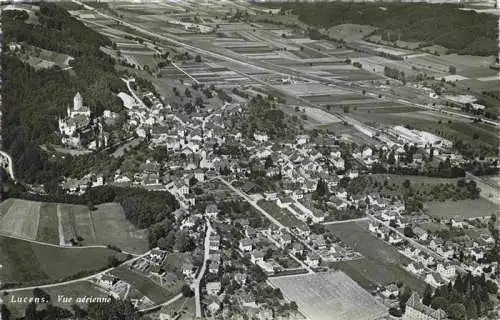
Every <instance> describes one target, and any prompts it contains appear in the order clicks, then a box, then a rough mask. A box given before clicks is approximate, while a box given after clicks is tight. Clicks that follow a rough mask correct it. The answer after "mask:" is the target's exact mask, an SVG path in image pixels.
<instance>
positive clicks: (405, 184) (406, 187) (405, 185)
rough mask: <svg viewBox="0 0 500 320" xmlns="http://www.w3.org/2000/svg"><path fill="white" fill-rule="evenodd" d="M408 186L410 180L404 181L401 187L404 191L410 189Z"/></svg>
mask: <svg viewBox="0 0 500 320" xmlns="http://www.w3.org/2000/svg"><path fill="white" fill-rule="evenodd" d="M410 186H411V182H410V180H408V179H406V180H405V181H404V182H403V187H404V188H405V189H409V188H410Z"/></svg>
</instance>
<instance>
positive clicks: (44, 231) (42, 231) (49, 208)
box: [36, 203, 59, 244]
mask: <svg viewBox="0 0 500 320" xmlns="http://www.w3.org/2000/svg"><path fill="white" fill-rule="evenodd" d="M36 240H37V241H40V242H47V243H52V244H59V219H58V218H57V204H55V203H42V204H41V206H40V222H39V224H38V232H37V235H36Z"/></svg>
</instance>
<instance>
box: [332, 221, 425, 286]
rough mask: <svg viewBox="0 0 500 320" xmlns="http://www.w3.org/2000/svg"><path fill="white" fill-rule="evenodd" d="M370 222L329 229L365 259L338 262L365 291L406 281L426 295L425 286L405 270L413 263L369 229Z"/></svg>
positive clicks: (351, 223)
mask: <svg viewBox="0 0 500 320" xmlns="http://www.w3.org/2000/svg"><path fill="white" fill-rule="evenodd" d="M366 225H367V222H365V221H363V222H347V223H341V224H334V225H329V226H327V228H328V229H329V230H330V231H332V233H333V234H334V235H336V236H337V237H339V238H340V239H341V240H342V241H343V242H345V243H346V244H348V245H349V246H351V247H353V248H354V249H355V250H357V251H359V252H360V253H361V254H362V255H363V256H364V258H363V259H359V260H354V261H343V262H336V263H334V267H335V268H338V269H339V270H342V271H344V272H345V273H346V274H347V275H348V276H349V277H351V278H352V279H354V280H355V281H356V282H358V284H359V285H361V286H362V287H364V288H365V289H373V288H374V286H376V285H386V284H389V283H393V282H398V281H402V282H403V283H404V284H405V285H408V286H410V287H411V288H412V289H414V290H417V291H420V292H423V289H424V283H423V282H422V281H421V280H419V279H417V278H415V277H414V276H413V275H411V274H410V273H408V272H407V271H406V270H404V269H403V267H404V266H405V265H407V264H408V263H410V262H411V260H409V259H408V258H406V257H405V256H403V255H401V254H400V253H399V252H397V251H396V250H395V249H393V248H392V247H390V246H389V245H387V244H386V243H384V242H383V241H382V240H380V239H378V238H376V237H375V236H373V235H372V234H370V232H369V231H368V229H367V228H366Z"/></svg>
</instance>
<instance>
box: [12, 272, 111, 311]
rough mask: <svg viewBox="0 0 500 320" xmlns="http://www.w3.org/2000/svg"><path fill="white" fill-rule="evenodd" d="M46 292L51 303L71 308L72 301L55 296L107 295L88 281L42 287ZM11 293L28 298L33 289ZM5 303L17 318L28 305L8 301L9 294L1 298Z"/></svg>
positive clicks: (81, 305) (100, 296)
mask: <svg viewBox="0 0 500 320" xmlns="http://www.w3.org/2000/svg"><path fill="white" fill-rule="evenodd" d="M43 291H45V292H46V293H48V294H49V295H50V298H51V299H50V302H51V304H52V305H54V306H57V307H61V308H66V309H69V308H71V305H72V303H63V302H58V301H57V296H61V295H62V296H65V297H71V298H73V301H75V300H76V298H81V297H85V296H87V297H96V298H98V297H99V298H104V297H107V296H108V295H107V294H106V293H104V292H102V291H101V289H100V288H98V287H96V286H95V285H94V284H92V283H91V282H89V281H82V282H77V283H72V284H71V285H63V286H58V287H53V288H45V289H43ZM12 295H15V296H16V297H19V298H24V297H26V298H30V297H33V290H25V291H16V293H15V294H14V293H12ZM3 301H4V303H5V305H6V306H7V308H9V311H10V312H11V313H12V314H11V317H14V318H18V317H22V316H24V311H25V309H26V307H27V306H28V304H27V303H12V302H10V298H9V296H7V297H6V298H4V299H3ZM77 305H80V307H86V306H85V305H84V304H80V303H78V304H77Z"/></svg>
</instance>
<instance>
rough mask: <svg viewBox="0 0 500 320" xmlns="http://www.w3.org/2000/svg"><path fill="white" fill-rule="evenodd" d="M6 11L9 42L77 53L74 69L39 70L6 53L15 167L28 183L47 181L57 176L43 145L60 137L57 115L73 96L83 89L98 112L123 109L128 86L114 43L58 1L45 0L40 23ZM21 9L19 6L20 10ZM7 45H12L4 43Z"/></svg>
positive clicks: (8, 126) (5, 90) (6, 117)
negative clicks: (106, 49) (110, 49)
mask: <svg viewBox="0 0 500 320" xmlns="http://www.w3.org/2000/svg"><path fill="white" fill-rule="evenodd" d="M8 12H10V11H5V10H4V11H3V12H2V22H3V30H4V37H5V41H4V43H9V42H11V41H13V42H18V43H22V44H26V45H33V46H36V47H40V48H42V49H46V50H52V51H56V52H60V53H64V54H68V55H71V56H72V57H73V58H74V60H71V61H70V65H71V66H72V71H74V73H75V74H76V76H73V75H71V73H69V72H65V71H62V70H61V69H60V68H59V67H57V66H56V67H52V68H49V69H40V70H35V69H34V68H33V67H31V66H30V65H29V64H27V63H23V62H22V60H21V59H20V58H19V57H18V56H17V54H16V53H12V54H4V57H3V59H2V73H3V87H2V98H3V106H4V108H3V117H2V126H3V132H2V137H3V139H4V140H3V142H4V149H5V150H6V151H7V152H9V153H10V154H11V156H12V157H13V160H14V164H15V171H16V174H17V177H18V178H20V180H22V181H24V182H27V183H35V182H37V183H46V182H47V180H48V179H49V177H54V176H55V175H54V172H50V174H48V173H47V172H48V171H50V169H49V168H51V165H50V164H49V163H48V158H47V156H45V155H44V154H42V152H41V151H40V150H39V148H38V146H39V145H40V144H43V143H53V142H57V137H56V135H55V131H56V130H57V125H58V124H57V118H58V117H60V116H63V115H65V111H66V108H67V107H68V106H69V105H71V104H72V102H73V101H72V99H73V96H74V95H75V93H76V92H77V91H80V92H81V94H82V96H83V98H84V103H85V105H87V106H89V107H90V109H91V111H92V112H93V114H94V115H99V114H102V112H103V110H105V109H110V110H113V111H117V110H120V108H121V101H120V99H119V98H118V97H117V96H116V93H117V92H119V91H125V90H126V88H125V85H124V83H123V82H122V81H121V80H120V79H119V77H118V76H117V74H116V72H115V70H114V61H113V59H112V58H110V57H109V56H107V55H106V54H104V53H103V52H102V51H101V50H100V47H101V46H110V45H112V43H111V42H110V40H109V39H107V38H106V37H104V36H102V35H100V34H99V33H97V32H95V31H93V30H90V29H88V28H87V27H86V26H84V25H83V24H82V23H81V22H79V21H77V20H76V19H74V18H72V17H71V16H70V15H69V14H68V13H67V12H66V11H65V10H64V9H62V8H60V7H58V6H57V5H55V4H54V3H40V11H39V13H38V20H39V22H40V23H39V24H28V23H25V22H24V20H22V19H21V18H17V17H18V15H15V14H12V13H8ZM14 12H17V11H14ZM3 49H4V51H7V50H6V49H7V48H5V47H4V48H3Z"/></svg>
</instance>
